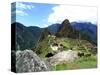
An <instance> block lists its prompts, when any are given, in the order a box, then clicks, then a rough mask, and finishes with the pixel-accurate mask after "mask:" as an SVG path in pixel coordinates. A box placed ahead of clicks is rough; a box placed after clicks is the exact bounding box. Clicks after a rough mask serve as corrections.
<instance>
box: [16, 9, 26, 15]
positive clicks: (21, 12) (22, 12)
mask: <svg viewBox="0 0 100 75" xmlns="http://www.w3.org/2000/svg"><path fill="white" fill-rule="evenodd" d="M16 14H20V15H21V16H25V15H28V14H27V13H25V12H24V11H20V10H16Z"/></svg>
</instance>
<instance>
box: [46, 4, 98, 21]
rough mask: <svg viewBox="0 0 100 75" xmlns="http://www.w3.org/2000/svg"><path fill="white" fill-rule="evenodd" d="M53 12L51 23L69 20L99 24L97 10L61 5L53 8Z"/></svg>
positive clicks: (49, 18) (50, 16)
mask: <svg viewBox="0 0 100 75" xmlns="http://www.w3.org/2000/svg"><path fill="white" fill-rule="evenodd" d="M52 10H53V12H52V13H51V14H50V15H49V17H48V22H49V23H56V22H62V21H63V20H64V19H69V21H70V22H73V21H82V22H84V21H85V22H92V23H97V8H96V7H84V6H67V5H59V6H55V7H53V8H52Z"/></svg>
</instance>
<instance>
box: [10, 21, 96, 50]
mask: <svg viewBox="0 0 100 75" xmlns="http://www.w3.org/2000/svg"><path fill="white" fill-rule="evenodd" d="M11 30H12V34H14V32H15V33H16V34H15V36H16V40H15V42H14V41H12V50H14V49H15V47H14V45H13V44H14V43H15V46H16V49H17V50H19V49H21V50H24V49H32V48H34V47H35V46H36V45H37V43H38V41H39V40H43V39H44V38H45V37H47V35H55V36H57V37H69V38H79V34H81V39H84V38H85V39H86V40H88V41H91V42H92V43H95V44H97V25H94V24H91V23H87V22H83V23H79V22H72V23H70V22H69V20H67V19H65V20H64V21H63V22H62V23H61V24H59V23H56V24H52V25H50V26H48V27H47V28H39V27H37V26H29V27H26V26H24V25H23V24H21V23H18V22H15V23H13V24H11ZM13 40H14V39H13Z"/></svg>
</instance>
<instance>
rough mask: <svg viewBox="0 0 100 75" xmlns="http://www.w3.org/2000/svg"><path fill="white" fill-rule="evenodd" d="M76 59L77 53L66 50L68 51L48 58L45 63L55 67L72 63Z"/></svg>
mask: <svg viewBox="0 0 100 75" xmlns="http://www.w3.org/2000/svg"><path fill="white" fill-rule="evenodd" d="M77 58H78V52H77V51H72V50H68V51H62V52H59V53H57V54H55V55H54V56H53V57H50V58H48V59H47V61H48V62H49V63H50V64H51V65H57V64H62V63H69V62H73V61H74V60H75V59H77Z"/></svg>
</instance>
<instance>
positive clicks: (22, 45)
mask: <svg viewBox="0 0 100 75" xmlns="http://www.w3.org/2000/svg"><path fill="white" fill-rule="evenodd" d="M11 30H12V31H11V33H12V50H15V49H16V50H24V49H32V48H34V47H35V45H36V43H37V40H38V39H39V37H40V35H41V33H42V31H41V28H39V27H34V26H33V27H25V26H24V25H23V24H21V23H18V22H15V23H13V24H11ZM14 33H15V34H14ZM13 36H15V37H13ZM14 38H15V40H14Z"/></svg>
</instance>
